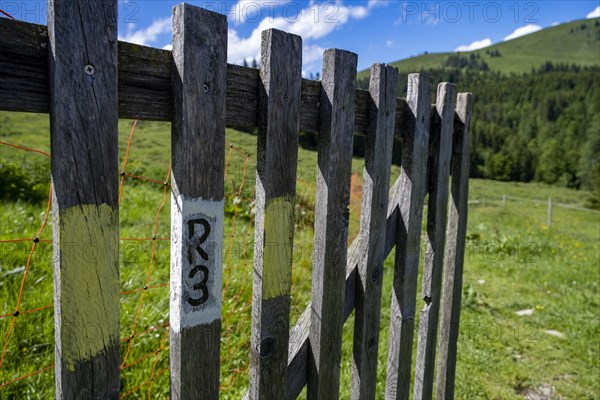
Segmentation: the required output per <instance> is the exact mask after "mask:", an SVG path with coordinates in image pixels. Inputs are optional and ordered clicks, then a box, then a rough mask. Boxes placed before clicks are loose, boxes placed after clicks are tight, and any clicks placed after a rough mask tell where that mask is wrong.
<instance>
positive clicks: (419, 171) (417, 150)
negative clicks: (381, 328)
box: [385, 74, 431, 400]
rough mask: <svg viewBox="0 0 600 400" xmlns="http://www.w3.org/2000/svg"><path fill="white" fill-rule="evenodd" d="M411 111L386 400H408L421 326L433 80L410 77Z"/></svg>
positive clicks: (402, 182) (405, 148)
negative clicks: (423, 225)
mask: <svg viewBox="0 0 600 400" xmlns="http://www.w3.org/2000/svg"><path fill="white" fill-rule="evenodd" d="M406 101H407V102H408V106H409V107H410V109H411V112H412V116H411V120H412V122H411V126H412V127H413V128H414V131H413V130H412V129H409V130H407V131H406V132H404V135H403V141H402V161H401V163H402V172H401V175H400V185H401V189H400V191H401V193H402V195H401V196H402V197H401V198H400V216H399V218H401V222H400V223H398V225H397V226H398V231H397V233H396V257H395V264H394V288H393V292H392V305H391V316H390V341H389V354H388V368H387V379H386V392H385V398H386V399H389V400H391V399H408V396H409V390H410V371H411V360H412V348H413V337H414V325H415V309H416V296H417V276H418V273H419V254H420V250H421V249H420V242H421V223H422V220H423V199H424V196H425V192H426V190H427V185H426V173H427V152H428V146H429V125H430V120H429V119H430V117H429V114H430V109H431V105H430V104H431V78H429V77H428V76H426V75H422V74H410V75H409V76H408V92H407V99H406Z"/></svg>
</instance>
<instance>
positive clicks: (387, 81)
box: [351, 64, 398, 399]
mask: <svg viewBox="0 0 600 400" xmlns="http://www.w3.org/2000/svg"><path fill="white" fill-rule="evenodd" d="M397 87H398V70H397V69H396V68H394V67H391V66H386V65H383V64H375V65H373V67H372V68H371V80H370V82H369V92H370V94H371V102H372V103H371V104H372V108H371V120H370V122H369V129H368V131H367V140H366V149H365V172H364V175H363V176H364V177H363V203H362V211H361V222H360V233H359V235H360V245H359V246H360V247H361V253H363V254H365V257H363V258H361V259H360V260H359V261H358V269H357V272H358V273H357V276H356V290H355V292H356V313H355V320H354V321H355V322H354V345H353V360H352V361H353V363H352V390H351V398H352V399H374V398H375V386H376V383H377V350H378V345H379V317H380V313H381V310H380V309H381V283H382V280H383V262H384V261H385V229H386V226H385V222H386V210H387V208H388V204H387V203H388V188H389V181H390V165H391V161H392V143H393V136H394V117H395V115H394V114H395V110H396V96H395V94H396V90H397Z"/></svg>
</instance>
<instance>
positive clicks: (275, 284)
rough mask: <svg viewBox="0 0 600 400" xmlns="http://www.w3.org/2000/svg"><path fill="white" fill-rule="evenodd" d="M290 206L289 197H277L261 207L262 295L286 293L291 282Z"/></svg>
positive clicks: (292, 222)
mask: <svg viewBox="0 0 600 400" xmlns="http://www.w3.org/2000/svg"><path fill="white" fill-rule="evenodd" d="M293 236H294V207H293V204H292V199H291V198H288V197H279V198H276V199H273V200H271V201H270V202H269V204H267V207H266V209H265V241H264V243H263V275H262V296H263V299H273V298H275V297H279V296H282V295H289V294H290V290H291V285H292V245H293Z"/></svg>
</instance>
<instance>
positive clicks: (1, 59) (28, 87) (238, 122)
mask: <svg viewBox="0 0 600 400" xmlns="http://www.w3.org/2000/svg"><path fill="white" fill-rule="evenodd" d="M47 40H48V38H47V28H46V27H45V26H43V25H36V24H31V23H27V22H22V21H16V20H9V19H6V18H0V67H1V68H0V82H1V83H2V85H0V110H6V111H23V112H35V113H48V112H49V104H50V103H49V90H48V62H47V60H48V50H47V48H48V46H47ZM118 54H119V63H118V82H119V117H120V118H131V119H146V120H156V121H171V120H172V116H173V111H172V109H173V107H172V93H171V91H172V89H171V70H172V68H173V58H172V52H171V51H168V50H162V49H156V48H152V47H146V46H141V45H137V44H133V43H127V42H121V41H119V45H118ZM258 86H259V70H258V69H255V68H249V67H242V66H238V65H233V64H227V91H226V93H227V94H226V114H225V116H226V120H225V121H226V125H227V126H228V127H256V126H258ZM355 98H356V102H355V117H354V118H355V119H354V132H355V133H360V134H366V132H367V128H368V123H369V119H370V117H369V112H370V111H369V110H370V106H369V104H370V103H369V92H368V91H366V90H361V89H356V94H355ZM320 105H321V84H320V83H319V82H318V81H312V80H308V79H302V92H301V101H300V130H301V131H304V132H319V131H320V129H321V127H320V125H321V124H320V107H321V106H320ZM432 107H433V106H432ZM395 113H396V116H395V119H394V136H395V137H397V138H401V137H402V132H408V131H411V129H412V127H411V121H412V119H411V118H410V113H411V111H410V108H409V106H408V103H407V102H406V100H405V99H402V98H399V99H398V100H397V102H396V111H395ZM455 118H456V119H458V117H455Z"/></svg>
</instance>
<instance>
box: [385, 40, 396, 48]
mask: <svg viewBox="0 0 600 400" xmlns="http://www.w3.org/2000/svg"><path fill="white" fill-rule="evenodd" d="M393 45H394V41H393V40H386V41H385V47H392V46H393Z"/></svg>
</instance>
